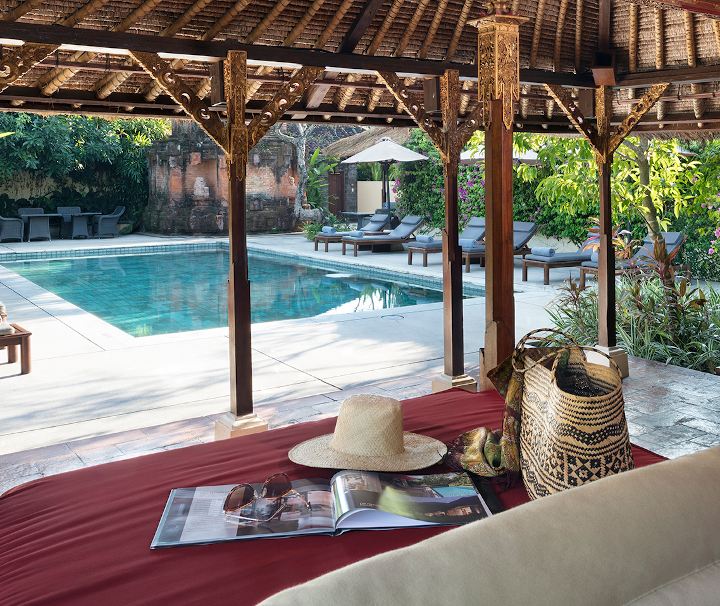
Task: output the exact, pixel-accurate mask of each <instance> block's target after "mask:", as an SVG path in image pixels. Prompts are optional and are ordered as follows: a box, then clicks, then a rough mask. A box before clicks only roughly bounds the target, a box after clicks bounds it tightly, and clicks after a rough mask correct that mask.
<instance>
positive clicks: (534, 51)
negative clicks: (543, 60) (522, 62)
mask: <svg viewBox="0 0 720 606" xmlns="http://www.w3.org/2000/svg"><path fill="white" fill-rule="evenodd" d="M545 4H546V0H538V3H537V11H536V12H535V26H534V28H533V37H532V44H531V46H530V67H535V66H537V56H538V49H539V48H540V36H541V35H542V26H543V21H544V20H545Z"/></svg>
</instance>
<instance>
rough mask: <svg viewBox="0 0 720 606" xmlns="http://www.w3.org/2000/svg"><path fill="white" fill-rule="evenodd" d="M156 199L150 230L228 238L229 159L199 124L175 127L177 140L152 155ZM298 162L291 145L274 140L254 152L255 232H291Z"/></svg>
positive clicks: (250, 185)
mask: <svg viewBox="0 0 720 606" xmlns="http://www.w3.org/2000/svg"><path fill="white" fill-rule="evenodd" d="M148 161H149V168H150V173H149V182H150V195H149V200H148V207H147V210H146V211H145V218H144V219H145V220H144V224H145V229H146V230H147V231H150V232H156V233H164V234H175V233H187V234H226V233H227V200H228V181H227V170H226V164H225V155H224V154H223V153H222V152H221V151H220V149H219V148H218V146H217V145H215V143H214V142H213V141H212V140H210V138H209V137H208V136H207V135H206V134H205V133H204V132H203V131H202V130H201V129H200V127H198V126H197V125H196V124H194V123H193V122H189V121H179V120H177V121H175V123H174V124H173V132H172V135H171V136H170V137H169V138H168V139H165V140H163V141H158V142H156V143H155V144H154V145H153V146H152V147H151V148H150V151H149V153H148ZM296 179H297V160H296V157H295V152H294V149H293V147H292V146H291V145H289V144H287V143H285V142H283V141H280V140H279V139H277V138H275V137H273V136H272V134H268V135H266V136H265V137H263V139H262V141H260V143H259V144H258V145H257V146H256V147H255V148H254V149H253V150H252V151H251V152H250V158H249V162H248V167H247V211H246V212H247V228H248V231H249V232H263V231H288V230H292V229H293V228H294V227H295V221H296V220H295V216H294V214H293V207H294V202H295V188H296V181H295V180H296Z"/></svg>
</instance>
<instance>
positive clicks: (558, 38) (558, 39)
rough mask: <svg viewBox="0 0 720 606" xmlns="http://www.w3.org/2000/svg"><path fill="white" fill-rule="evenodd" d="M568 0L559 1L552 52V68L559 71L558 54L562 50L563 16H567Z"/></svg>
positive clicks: (559, 54)
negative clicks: (553, 49)
mask: <svg viewBox="0 0 720 606" xmlns="http://www.w3.org/2000/svg"><path fill="white" fill-rule="evenodd" d="M568 3H569V0H561V1H560V10H559V12H558V18H557V25H556V30H555V52H554V53H553V68H554V69H555V71H556V72H557V71H560V56H561V51H562V37H563V33H564V31H565V18H566V17H567V10H568Z"/></svg>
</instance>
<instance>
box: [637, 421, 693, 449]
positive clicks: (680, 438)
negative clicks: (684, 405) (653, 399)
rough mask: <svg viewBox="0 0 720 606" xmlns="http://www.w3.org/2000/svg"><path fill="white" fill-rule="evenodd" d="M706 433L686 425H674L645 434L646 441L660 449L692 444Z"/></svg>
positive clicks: (643, 436)
mask: <svg viewBox="0 0 720 606" xmlns="http://www.w3.org/2000/svg"><path fill="white" fill-rule="evenodd" d="M704 433H705V432H703V431H700V430H699V429H693V428H692V427H686V426H685V425H673V426H672V427H663V428H662V429H656V430H654V431H649V432H647V433H646V434H643V435H642V436H641V437H642V438H643V439H644V440H650V441H651V442H654V443H655V444H656V445H658V446H659V447H660V448H669V447H671V446H675V445H676V444H681V443H682V442H690V441H691V440H694V439H695V438H698V437H700V436H702V435H704Z"/></svg>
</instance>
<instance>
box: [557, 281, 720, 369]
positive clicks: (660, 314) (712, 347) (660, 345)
mask: <svg viewBox="0 0 720 606" xmlns="http://www.w3.org/2000/svg"><path fill="white" fill-rule="evenodd" d="M616 296H617V338H618V345H620V346H621V347H623V348H624V349H625V350H626V351H627V353H628V354H629V355H632V356H637V357H640V358H646V359H648V360H655V361H658V362H664V363H666V364H674V365H676V366H683V367H685V368H693V369H695V370H702V371H705V372H709V373H714V372H715V368H716V367H718V366H720V292H718V291H716V290H714V289H713V288H711V287H708V288H707V289H705V290H699V289H692V288H690V287H689V285H688V283H687V282H686V281H684V280H681V281H680V282H678V283H676V284H675V285H674V286H673V287H668V286H666V285H664V284H663V282H662V281H661V280H660V278H659V277H657V276H656V275H637V276H624V277H622V278H620V279H619V280H618V283H617V289H616ZM597 310H598V291H597V288H587V289H585V290H583V291H581V290H579V288H578V286H577V284H575V283H574V282H569V283H568V284H567V285H566V286H565V287H563V289H562V293H561V295H560V296H559V297H558V298H557V299H556V300H555V301H554V302H553V303H552V305H551V306H550V308H549V309H548V312H549V314H550V317H551V318H552V320H553V322H554V324H555V326H556V327H557V328H558V329H560V330H562V331H563V332H566V333H568V334H569V335H571V336H572V337H573V338H574V339H575V340H577V341H578V342H579V343H581V344H584V345H592V344H593V343H596V342H597V334H598V311H597Z"/></svg>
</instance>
